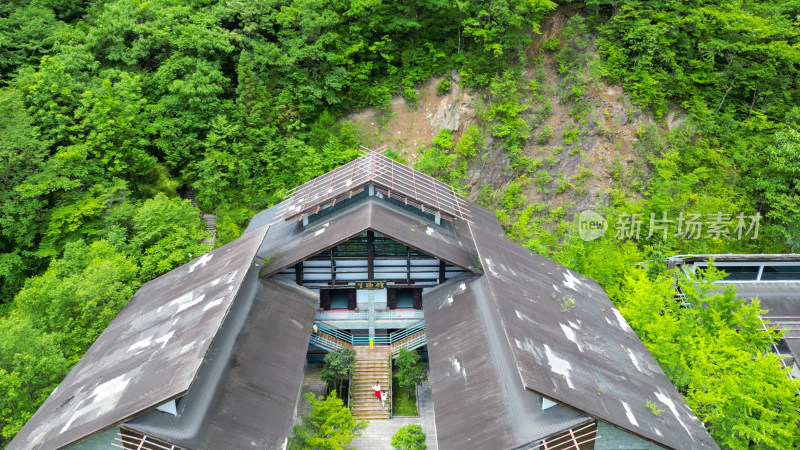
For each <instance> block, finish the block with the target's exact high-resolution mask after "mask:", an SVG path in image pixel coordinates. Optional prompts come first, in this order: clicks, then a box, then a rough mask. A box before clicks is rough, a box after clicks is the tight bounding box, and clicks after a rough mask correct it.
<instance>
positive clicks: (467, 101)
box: [344, 8, 682, 217]
mask: <svg viewBox="0 0 800 450" xmlns="http://www.w3.org/2000/svg"><path fill="white" fill-rule="evenodd" d="M573 15H574V13H572V12H571V11H570V10H569V9H567V8H562V9H559V11H557V12H556V13H555V14H554V16H553V17H552V18H550V19H548V20H546V21H545V22H544V23H543V24H542V27H541V35H538V36H534V40H533V43H532V45H531V46H530V48H529V50H528V59H529V60H530V61H533V62H532V63H530V64H529V65H527V66H526V69H525V73H524V78H525V80H524V81H523V83H522V84H523V85H528V84H529V83H530V80H537V81H538V84H539V86H540V89H541V93H542V98H540V99H539V100H536V99H529V100H526V101H528V102H529V103H530V107H529V108H528V109H527V110H526V111H525V112H524V113H523V117H524V118H525V120H526V121H527V122H528V123H529V124H530V125H531V133H530V137H529V139H527V141H526V142H525V144H524V148H523V152H524V154H525V155H526V156H527V157H529V158H530V159H531V160H532V161H534V163H535V165H536V167H535V168H534V169H533V170H532V171H531V172H530V173H528V174H527V175H528V176H529V177H531V178H532V180H533V179H536V180H538V181H537V182H533V181H532V182H531V183H530V184H529V185H528V186H527V188H526V190H525V192H524V195H525V197H526V200H527V204H542V203H543V204H546V205H548V206H549V207H550V208H557V207H559V206H561V207H563V208H564V209H566V210H567V216H568V217H570V216H571V215H572V214H573V213H575V212H579V211H581V210H584V209H587V208H590V209H594V208H597V207H598V206H599V205H601V204H603V203H606V202H607V201H608V199H609V197H610V195H611V193H612V192H613V190H615V189H617V190H622V191H625V192H627V193H628V194H629V195H634V196H636V195H640V194H641V192H640V191H641V190H642V189H643V187H644V186H645V185H646V180H647V179H648V178H649V168H648V165H647V163H646V158H645V157H644V156H643V155H642V151H640V150H639V147H640V146H639V145H637V144H638V142H639V141H640V138H641V137H642V136H645V135H646V134H647V133H648V131H649V132H651V133H653V132H655V133H656V134H658V131H657V130H658V129H659V128H664V127H666V128H669V129H672V128H674V127H675V126H677V125H678V124H679V123H680V121H681V120H682V118H681V116H680V114H676V113H675V112H672V113H670V114H669V115H667V117H666V118H665V119H663V120H662V121H660V122H659V123H655V122H654V120H653V119H652V118H651V117H650V116H649V115H648V114H644V113H642V112H641V111H640V110H638V109H637V108H636V107H634V106H633V104H632V103H631V101H630V99H629V98H628V97H627V96H626V95H625V93H624V92H623V90H622V88H621V87H620V86H616V85H608V84H606V83H605V82H604V81H602V80H601V79H600V77H599V76H598V74H597V73H596V72H597V70H596V69H595V67H596V66H597V64H596V61H595V59H596V58H597V56H596V53H595V46H594V37H593V36H590V35H588V34H587V35H583V36H580V35H578V36H576V35H575V32H574V31H572V36H565V27H567V26H568V24H569V23H570V21H569V19H570V17H572V16H573ZM553 38H556V39H558V40H559V41H560V44H559V45H558V46H557V48H555V49H552V50H544V49H543V46H542V44H543V43H545V42H547V41H549V40H551V39H553ZM576 39H582V40H584V41H585V42H586V44H587V45H586V46H585V47H584V48H581V49H580V50H579V53H580V56H579V58H578V59H579V61H580V64H579V69H576V70H572V71H571V72H570V73H567V74H559V73H558V71H557V67H558V62H557V55H558V54H559V52H560V51H561V50H562V49H563V48H564V46H565V45H573V42H575V40H576ZM551 42H552V41H551ZM448 76H449V77H450V78H451V80H452V81H451V83H452V89H451V91H450V92H449V93H447V94H446V95H442V96H439V95H437V94H436V86H437V84H438V83H439V81H440V80H441V79H442V77H435V78H432V79H430V80H428V81H427V82H425V83H423V84H422V85H420V86H419V95H418V105H419V106H418V107H416V108H412V107H410V106H409V105H408V103H407V102H406V101H405V100H404V99H403V98H402V97H399V96H398V97H396V98H394V99H393V100H392V101H391V103H390V105H389V106H388V107H387V109H386V110H380V109H377V108H367V109H364V110H361V111H357V112H354V113H352V114H350V115H348V116H346V117H345V118H344V120H349V121H352V122H353V123H355V125H356V127H357V128H358V129H359V130H360V131H361V132H362V134H363V136H364V137H365V141H366V143H367V144H368V145H369V146H370V147H371V148H379V147H382V146H387V147H389V148H391V149H393V150H395V151H397V152H398V153H400V154H401V155H403V156H404V157H406V159H407V160H408V163H409V164H413V163H414V162H415V161H416V160H417V157H418V149H419V147H425V146H428V145H430V142H431V140H432V139H433V137H434V136H435V135H436V133H437V132H438V131H439V129H441V128H447V129H449V130H451V131H453V135H454V137H455V140H456V142H457V141H458V139H460V137H461V134H462V133H463V131H464V130H465V129H466V127H467V126H469V125H470V124H472V123H478V124H479V125H482V126H483V128H484V129H487V128H488V124H480V123H479V121H478V117H479V115H478V114H476V108H478V107H479V105H480V104H481V102H480V101H479V100H483V101H484V102H485V101H489V100H490V99H488V98H487V94H486V93H485V92H467V91H466V90H464V89H462V88H461V87H460V86H459V84H458V74H457V73H452V74H449V75H448ZM576 83H577V84H581V85H582V86H583V91H584V95H583V96H582V97H580V98H579V99H578V100H575V99H574V98H573V99H569V98H566V97H567V96H566V95H565V92H566V90H568V89H571V86H574V85H576ZM545 103H549V105H550V108H551V110H552V112H551V113H550V114H549V116H547V117H546V119H545V120H544V121H543V122H542V121H541V114H540V115H539V119H536V111H537V110H539V111H541V108H542V107H543V105H544V104H545ZM576 109H578V110H582V111H583V112H582V113H580V114H576V113H575V111H576ZM546 128H549V130H551V137H550V138H549V139H547V140H545V139H542V138H540V137H541V136H542V133H543V131H544V130H545V129H546ZM575 130H577V136H575V137H574V138H573V139H571V138H570V137H569V136H568V134H570V133H572V134H573V135H574V133H575ZM565 131H567V135H565V134H564V132H565ZM487 134H488V133H487ZM486 143H487V145H486V151H485V153H484V155H479V156H478V157H476V158H474V160H472V161H470V163H469V173H468V176H469V184H470V189H469V194H470V197H471V198H472V199H473V200H475V199H477V197H478V194H479V192H480V190H481V187H482V186H484V185H486V184H488V185H489V186H491V190H492V191H494V192H495V193H496V195H495V196H494V203H496V202H497V201H499V198H500V197H501V196H502V192H504V190H505V189H506V188H507V187H508V185H509V183H510V182H512V181H514V180H515V179H517V177H518V176H519V175H520V173H514V172H513V171H511V170H509V169H508V165H509V158H508V155H507V152H506V151H505V150H504V149H503V147H502V142H500V141H498V140H495V139H492V138H491V136H488V137H487V140H486ZM540 172H546V173H547V175H548V176H549V178H550V181H549V182H545V181H546V180H547V178H548V177H545V176H544V175H542V174H541V173H540ZM484 190H485V189H484ZM637 191H639V192H637Z"/></svg>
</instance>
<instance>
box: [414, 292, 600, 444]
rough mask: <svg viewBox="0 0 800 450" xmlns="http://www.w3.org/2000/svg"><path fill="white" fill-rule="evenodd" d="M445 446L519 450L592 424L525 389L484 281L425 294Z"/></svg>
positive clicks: (440, 429) (583, 416)
mask: <svg viewBox="0 0 800 450" xmlns="http://www.w3.org/2000/svg"><path fill="white" fill-rule="evenodd" d="M423 302H424V308H423V311H424V312H425V327H426V332H427V338H428V358H429V361H430V380H431V388H432V390H433V401H434V409H435V411H436V414H435V420H436V435H437V438H438V444H439V448H440V449H443V450H444V449H460V450H463V449H486V448H497V449H499V448H507V449H510V448H517V447H519V446H522V445H525V444H528V443H530V442H533V441H535V440H538V439H541V438H544V437H547V436H549V435H551V434H554V433H557V432H559V431H562V430H565V429H569V428H571V427H573V426H575V425H578V424H581V423H585V422H588V421H591V420H593V419H592V418H591V417H589V416H588V415H586V414H584V413H582V412H580V411H578V410H575V409H573V408H570V407H567V406H563V405H559V406H557V407H553V408H549V409H547V410H542V397H541V396H539V395H537V394H535V393H534V392H531V391H529V390H526V389H525V387H524V386H523V384H522V383H521V382H520V377H519V374H518V372H517V366H516V364H515V361H514V357H513V355H512V353H511V349H510V348H509V346H508V340H507V339H506V337H505V333H504V330H503V329H502V326H501V324H500V318H499V316H498V313H497V308H496V306H495V302H494V299H493V298H492V296H491V293H490V292H489V286H488V283H487V279H486V277H480V278H474V277H473V278H472V279H466V278H465V277H457V278H454V279H452V280H449V281H448V282H447V283H446V284H443V285H440V286H438V287H436V288H434V289H432V290H430V291H426V292H425V293H424V294H423Z"/></svg>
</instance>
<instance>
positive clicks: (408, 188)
mask: <svg viewBox="0 0 800 450" xmlns="http://www.w3.org/2000/svg"><path fill="white" fill-rule="evenodd" d="M367 185H374V186H375V188H376V189H375V192H374V194H376V195H378V194H379V195H383V196H386V197H387V198H390V199H395V200H397V201H400V202H402V203H404V204H406V205H410V206H413V207H415V208H418V209H420V210H421V211H423V212H427V213H429V214H433V215H434V216H436V217H438V218H442V219H445V220H450V221H452V220H454V219H460V220H464V221H467V222H472V220H471V218H472V214H471V213H470V210H469V206H468V203H467V202H466V200H464V198H463V194H462V193H461V192H460V191H459V190H457V189H456V188H454V187H453V186H450V185H448V184H445V183H442V182H441V181H439V180H437V179H435V178H433V177H431V176H428V175H425V174H424V173H422V172H418V171H416V170H414V169H411V168H409V167H406V166H404V165H403V164H400V163H398V162H397V161H394V160H393V159H391V158H389V157H387V156H386V155H384V154H382V153H381V152H378V151H374V150H368V149H365V150H364V151H362V156H360V157H359V158H356V159H354V160H353V161H350V162H349V163H347V164H345V165H343V166H339V167H337V168H336V169H333V170H331V171H330V172H328V173H326V174H324V175H320V176H318V177H317V178H314V179H313V180H311V181H309V182H307V183H305V184H303V185H301V186H298V187H296V188H294V189H292V190H291V191H289V192H288V193H287V196H286V198H287V201H285V202H283V203H281V204H280V205H278V206H279V207H282V208H283V210H282V212H281V216H282V218H283V219H284V220H302V219H303V218H306V217H308V216H311V215H313V214H316V213H318V212H320V211H322V210H324V209H326V208H329V207H332V206H334V205H335V204H336V203H337V202H340V201H343V200H346V199H348V198H351V197H352V196H354V195H356V194H358V193H360V192H362V191H363V190H364V187H365V186H367Z"/></svg>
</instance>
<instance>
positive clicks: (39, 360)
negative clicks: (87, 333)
mask: <svg viewBox="0 0 800 450" xmlns="http://www.w3.org/2000/svg"><path fill="white" fill-rule="evenodd" d="M68 369H69V364H68V363H67V360H66V359H65V358H64V356H63V355H62V354H61V351H60V348H59V345H58V344H57V343H56V340H55V339H54V338H53V336H51V335H49V334H47V333H42V331H41V330H39V329H36V328H34V327H33V326H31V323H30V322H29V321H27V320H26V319H24V318H22V317H20V316H19V315H16V314H15V315H12V316H9V317H0V446H4V447H5V446H6V445H7V444H8V443H9V441H11V439H12V438H13V437H14V435H15V434H16V433H17V432H18V431H19V429H20V428H22V426H23V425H24V424H25V422H27V421H28V419H30V417H31V416H32V415H33V413H34V412H35V411H36V408H38V407H39V405H41V404H42V402H44V400H45V399H46V398H47V396H48V395H50V392H52V390H53V389H55V387H56V385H58V383H59V382H60V381H61V379H62V378H63V377H64V375H66V373H67V370H68Z"/></svg>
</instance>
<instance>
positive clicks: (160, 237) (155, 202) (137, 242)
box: [130, 194, 209, 280]
mask: <svg viewBox="0 0 800 450" xmlns="http://www.w3.org/2000/svg"><path fill="white" fill-rule="evenodd" d="M131 225H132V235H131V238H130V242H131V245H132V248H133V249H132V250H131V251H132V252H135V254H137V255H141V260H140V264H141V267H142V272H141V274H142V277H144V279H148V280H149V279H152V278H155V277H156V276H158V275H161V274H163V273H165V272H168V271H170V270H172V269H174V268H176V267H178V266H180V265H182V264H185V263H187V262H189V261H191V260H192V259H194V258H196V257H198V256H200V255H202V254H203V253H205V252H207V251H208V250H209V246H208V244H204V243H203V242H202V240H203V239H204V238H206V237H207V236H208V233H207V232H206V231H205V223H204V222H203V221H202V220H201V218H200V213H199V212H198V210H197V209H196V208H193V207H192V205H191V203H189V201H188V200H181V199H177V198H169V197H167V196H166V195H164V194H158V195H157V196H155V197H154V198H152V199H149V200H146V201H145V202H144V203H142V205H141V207H139V208H137V209H136V212H135V213H134V215H133V217H131Z"/></svg>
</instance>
